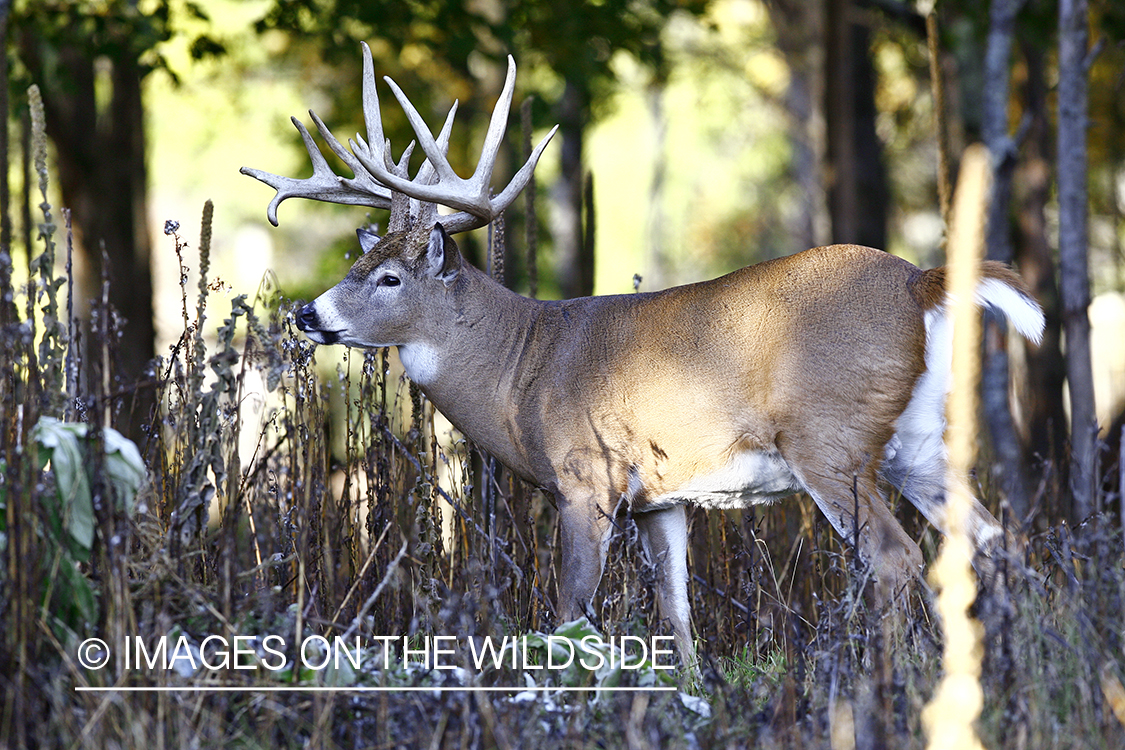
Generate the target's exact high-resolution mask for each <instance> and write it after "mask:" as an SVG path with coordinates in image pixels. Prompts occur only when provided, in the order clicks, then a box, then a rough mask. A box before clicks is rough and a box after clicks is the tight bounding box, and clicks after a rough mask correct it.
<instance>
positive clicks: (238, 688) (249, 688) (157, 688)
mask: <svg viewBox="0 0 1125 750" xmlns="http://www.w3.org/2000/svg"><path fill="white" fill-rule="evenodd" d="M678 689H679V688H676V687H569V686H563V687H539V686H536V687H514V686H512V687H497V686H486V685H478V686H475V687H450V686H448V685H442V686H438V687H424V686H421V685H404V686H400V687H394V686H386V687H383V686H377V685H361V686H355V687H328V686H309V687H301V686H299V685H182V686H178V687H177V686H171V685H154V686H151V687H136V686H126V687H81V686H79V687H75V688H74V690H75V692H78V693H180V692H185V693H233V692H242V693H245V692H253V693H425V692H431V693H455V692H460V693H554V692H570V693H574V692H594V691H601V690H604V691H606V692H608V693H638V692H669V691H675V690H678Z"/></svg>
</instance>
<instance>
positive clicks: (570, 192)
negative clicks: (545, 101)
mask: <svg viewBox="0 0 1125 750" xmlns="http://www.w3.org/2000/svg"><path fill="white" fill-rule="evenodd" d="M588 100H589V97H588V95H587V93H586V92H585V91H582V90H581V89H579V88H578V86H577V85H576V84H574V83H573V82H571V81H567V84H566V89H565V90H564V91H563V95H562V100H561V101H560V102H559V111H558V118H559V134H560V135H561V137H562V147H561V149H560V162H561V166H560V169H559V177H558V181H557V182H556V183H555V186H554V190H553V193H554V196H553V197H554V200H553V201H552V203H553V205H552V209H551V213H552V216H551V225H552V226H551V234H552V235H553V237H554V242H555V251H556V253H557V257H558V261H557V268H558V278H559V291H560V292H561V293H562V296H563V298H564V299H565V298H571V297H585V296H588V295H591V294H593V293H594V257H593V246H592V245H590V246H589V247H587V246H586V243H585V242H583V238H584V233H583V231H582V185H583V159H582V147H583V128H584V127H585V122H586V117H585V113H586V112H587V111H588V109H589V107H588V104H587V103H588Z"/></svg>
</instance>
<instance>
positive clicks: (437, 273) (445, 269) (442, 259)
mask: <svg viewBox="0 0 1125 750" xmlns="http://www.w3.org/2000/svg"><path fill="white" fill-rule="evenodd" d="M426 268H427V270H428V271H429V273H430V275H431V276H433V277H434V278H436V279H440V280H441V281H443V282H445V285H446V286H449V285H450V284H452V283H453V281H454V280H455V279H456V278H457V274H459V273H460V272H461V251H460V250H458V249H457V243H456V242H454V241H453V238H452V237H450V236H449V234H448V233H447V232H446V231H445V227H443V226H442V225H441V223H440V222H439V223H437V224H434V228H433V229H431V230H430V241H429V243H428V244H427V245H426Z"/></svg>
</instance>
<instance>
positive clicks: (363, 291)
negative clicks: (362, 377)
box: [241, 44, 557, 347]
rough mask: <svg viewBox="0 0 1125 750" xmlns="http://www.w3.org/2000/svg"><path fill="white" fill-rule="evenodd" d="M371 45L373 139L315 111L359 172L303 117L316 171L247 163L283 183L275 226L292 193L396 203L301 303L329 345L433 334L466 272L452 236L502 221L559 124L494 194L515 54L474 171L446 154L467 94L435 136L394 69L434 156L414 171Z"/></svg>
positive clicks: (318, 337) (367, 88) (301, 323)
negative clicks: (387, 123) (432, 324)
mask: <svg viewBox="0 0 1125 750" xmlns="http://www.w3.org/2000/svg"><path fill="white" fill-rule="evenodd" d="M362 47H363V113H364V120H365V122H366V125H367V139H366V140H364V139H363V138H362V137H361V136H359V135H357V136H356V138H355V140H349V141H348V146H349V148H344V147H343V146H342V145H341V144H340V142H339V141H338V140H337V139H336V138H335V136H333V135H332V133H331V131H329V130H328V128H327V127H326V126H325V125H324V123H323V122H322V121H321V120H320V118H318V117H317V116H316V114H315V113H313V112H310V113H309V114H310V115H311V116H312V118H313V122H315V123H316V127H317V130H318V131H319V132H320V134H321V137H323V138H324V140H325V142H327V143H328V145H329V147H330V148H331V149H332V151H333V153H335V154H336V155H337V156H338V157H340V159H341V160H342V161H343V162H344V163H345V164H346V165H347V166H348V168H349V169H351V171H352V173H353V174H354V177H351V178H346V177H341V176H339V175H337V174H336V173H335V172H333V171H332V169H331V167H330V166H329V165H328V162H327V161H326V160H325V158H324V155H323V154H322V153H321V152H320V149H319V147H317V145H316V143H315V142H314V141H313V138H312V136H311V135H310V134H309V132H308V130H307V129H306V128H305V126H304V125H302V124H301V122H300V121H299V120H297V119H296V118H294V119H293V124H294V125H295V126H296V127H297V130H298V131H300V133H301V138H302V139H303V140H304V143H305V148H306V149H307V150H308V152H309V159H310V160H311V161H312V166H313V174H312V176H311V177H308V178H306V179H295V178H292V177H282V176H280V175H275V174H270V173H268V172H263V171H261V170H258V169H250V168H247V167H243V168H242V170H241V171H242V173H243V174H246V175H250V176H251V177H254V178H256V179H258V180H261V181H262V182H264V183H266V184H267V185H269V186H270V187H272V188H274V189H275V190H276V191H277V194H276V195H275V196H274V198H273V200H272V201H271V202H270V204H269V207H268V209H267V210H266V215H267V216H268V218H269V220H270V222H271V223H272V224H274V225H275V226H276V225H277V207H278V205H279V204H280V203H281V202H282V201H284V200H285V199H287V198H294V197H299V198H309V199H312V200H319V201H327V202H331V203H344V204H350V205H363V206H371V207H374V208H384V209H390V218H389V220H388V230H389V231H388V233H387V234H386V236H384V237H379V236H378V235H376V234H375V233H373V232H370V231H368V230H366V229H360V230H358V232H357V234H358V237H359V243H360V247H361V248H362V249H363V255H362V256H360V258H359V260H357V261H356V263H355V265H353V266H352V269H351V271H349V272H348V275H347V276H346V277H345V278H344V280H343V281H341V282H340V283H339V284H337V285H336V286H335V287H333V288H332V289H330V290H328V291H327V292H325V293H324V294H323V295H321V296H320V297H318V298H317V299H316V300H315V301H313V302H311V303H310V304H308V305H305V306H304V307H303V308H301V310H300V311H299V312H298V314H297V325H298V327H299V328H300V329H301V330H302V331H304V332H305V333H306V334H307V335H308V336H309V338H311V339H312V340H313V341H316V342H317V343H321V344H337V343H338V344H345V345H348V346H357V347H379V346H392V345H397V346H402V345H407V344H410V343H413V341H414V340H415V339H416V338H417V336H418V335H419V334H421V333H424V331H420V330H419V329H420V328H424V327H425V326H426V325H427V324H428V323H427V321H429V320H430V319H431V318H433V317H434V313H435V312H437V311H438V310H440V309H441V308H442V307H443V305H445V304H448V300H447V299H445V297H446V296H447V295H446V294H444V293H445V292H447V291H448V290H449V289H450V287H451V285H452V284H453V283H454V282H455V281H456V280H457V278H458V276H459V274H460V273H461V269H462V263H463V261H462V258H461V255H460V252H459V251H458V250H457V245H456V243H455V242H454V241H453V240H452V239H451V237H450V235H451V234H455V233H457V232H463V231H467V230H470V229H475V228H477V227H481V226H484V225H486V224H488V223H490V222H492V221H493V220H494V219H496V218H497V217H498V216H499V215H500V214H501V213H502V212H503V211H504V209H505V208H507V207H508V205H510V204H511V203H512V201H514V200H515V198H516V196H517V195H519V193H520V192H521V191H522V190H523V188H524V187H525V186H526V185H527V184H528V182H529V181H530V180H531V178H532V173H533V172H534V170H535V166H536V164H537V163H538V161H539V157H540V155H541V154H542V153H543V149H544V148H546V146H547V143H548V142H549V141H550V140H551V137H552V136H553V135H554V134H555V130H556V129H557V127H556V128H555V129H552V130H551V132H550V133H549V134H548V135H547V137H546V138H544V139H543V141H542V142H540V144H539V145H538V146H536V148H535V150H534V151H533V152H532V153H531V155H530V156H529V157H528V160H527V162H526V163H525V164H524V165H523V167H521V168H520V170H519V171H518V172H517V173H516V175H515V176H514V177H513V178H512V181H511V182H510V183H509V184H508V186H507V187H506V188H504V189H503V190H502V191H501V192H500V193H499V194H498V195H496V196H495V197H494V196H493V195H492V189H491V182H492V171H493V167H494V165H495V163H496V154H497V153H498V151H499V150H500V144H501V142H502V141H503V138H504V129H505V126H506V124H507V120H508V112H509V110H510V108H511V104H512V96H513V93H514V91H515V80H516V65H515V61H514V60H513V59H512V58H511V57H510V56H509V57H508V74H507V78H506V79H505V81H504V88H503V90H502V92H501V94H500V98H499V99H498V100H497V103H496V107H495V108H494V109H493V112H492V119H491V121H490V122H489V126H488V131H487V133H486V135H485V139H484V145H483V147H482V148H481V155H480V159H479V161H478V162H477V167H476V169H475V171H474V172H473V174H472V176H471V177H469V178H467V179H466V178H462V177H460V176H458V175H457V174H456V173H455V172H454V171H453V168H452V167H451V166H450V164H449V160H448V158H447V156H446V154H447V152H448V148H449V135H450V132H451V130H452V127H453V119H454V116H455V115H456V113H457V103H456V102H454V104H453V107H452V108H451V109H450V111H449V115H448V116H447V117H446V119H445V124H444V125H443V126H442V129H441V131H440V133H439V134H438V137H437V138H436V139H435V138H434V137H433V135H432V133H431V132H430V129H429V128H428V127H427V126H426V123H425V122H424V121H423V120H422V117H421V115H419V114H418V111H417V109H415V107H414V106H413V105H412V104H411V103H410V100H409V99H408V98H407V97H406V95H405V94H403V92H402V90H401V89H400V88H399V87H398V86H397V85H396V84H395V83H394V81H392V80H390V79H389V78H387V79H386V81H387V84H388V85H389V86H390V88H391V91H392V92H393V93H394V95H395V98H396V99H398V101H399V103H400V104H401V105H402V108H403V111H404V112H405V113H406V116H407V119H408V120H409V121H410V124H411V127H412V128H413V129H414V134H415V136H416V137H417V139H418V140H417V143H418V144H419V145H420V146H421V147H422V151H423V152H424V153H425V155H426V161H425V162H424V163H423V164H422V167H421V168H420V169H419V170H418V173H417V175H415V177H414V178H413V179H411V178H410V176H409V173H408V165H409V161H410V156H411V153H412V152H413V149H414V143H411V144H410V145H409V146H407V148H406V149H405V150H404V152H403V154H402V156H401V158H400V159H399V161H398V162H397V163H395V162H394V161H393V159H392V157H391V144H390V141H388V140H387V139H386V138H385V136H384V135H383V125H382V120H381V115H380V112H379V98H378V95H377V93H376V90H375V74H374V66H373V64H372V61H371V50H370V49H369V48H368V46H367V45H366V44H363V45H362ZM439 205H441V206H446V207H448V208H452V209H454V210H455V213H452V214H449V215H445V216H440V217H439V215H438V211H437V207H438V206H439Z"/></svg>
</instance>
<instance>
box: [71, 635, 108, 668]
mask: <svg viewBox="0 0 1125 750" xmlns="http://www.w3.org/2000/svg"><path fill="white" fill-rule="evenodd" d="M78 663H79V664H81V665H82V666H83V667H85V668H86V669H101V668H102V667H104V666H105V665H106V664H108V663H109V646H107V645H106V644H105V641H103V640H102V639H101V638H87V639H86V640H84V641H82V643H80V644H79V645H78Z"/></svg>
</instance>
